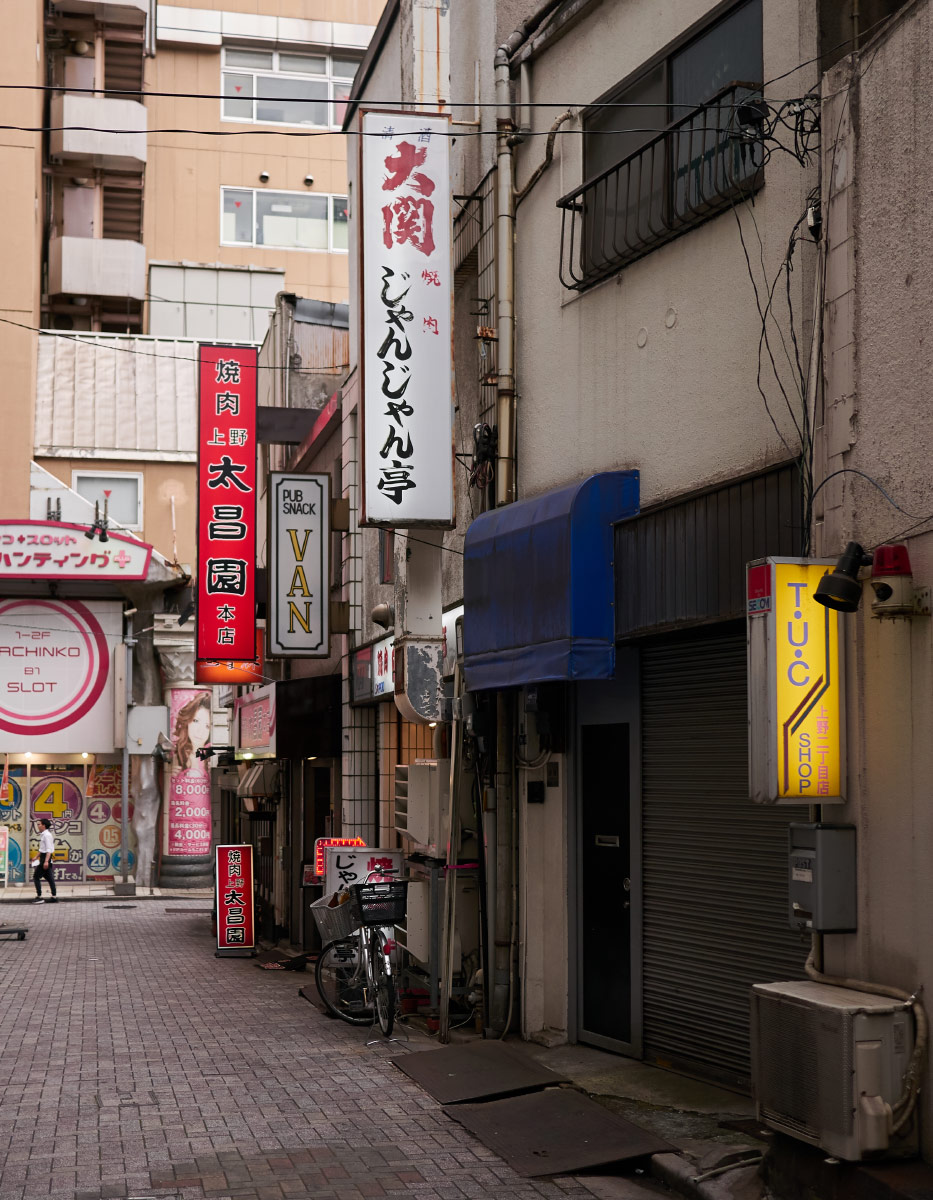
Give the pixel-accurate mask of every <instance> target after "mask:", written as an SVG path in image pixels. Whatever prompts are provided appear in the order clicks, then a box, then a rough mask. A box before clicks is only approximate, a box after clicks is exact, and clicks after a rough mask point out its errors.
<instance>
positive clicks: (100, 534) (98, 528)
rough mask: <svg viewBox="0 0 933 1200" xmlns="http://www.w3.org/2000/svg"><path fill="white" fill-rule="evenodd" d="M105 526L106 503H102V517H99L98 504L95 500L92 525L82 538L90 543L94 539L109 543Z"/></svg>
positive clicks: (106, 520)
mask: <svg viewBox="0 0 933 1200" xmlns="http://www.w3.org/2000/svg"><path fill="white" fill-rule="evenodd" d="M107 524H108V516H107V501H106V500H105V501H104V515H103V516H101V515H100V502H99V501H97V500H95V501H94V524H93V525H92V526H91V527H90V529H88V530H87V532H86V533H85V535H84V536H85V537H86V538H87V539H88V541H90V542H92V541H93V540H94V538H96V537H97V538H100V540H101V541H102V542H109V541H110V538H109V537H108V536H107Z"/></svg>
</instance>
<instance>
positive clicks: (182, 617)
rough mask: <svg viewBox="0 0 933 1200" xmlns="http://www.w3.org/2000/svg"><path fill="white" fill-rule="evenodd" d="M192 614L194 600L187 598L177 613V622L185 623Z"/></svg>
mask: <svg viewBox="0 0 933 1200" xmlns="http://www.w3.org/2000/svg"><path fill="white" fill-rule="evenodd" d="M193 616H194V601H193V600H189V601H188V603H187V604H186V605H185V607H184V608H183V609H182V610H181V612H180V613H179V614H178V624H179V625H187V624H188V622H189V621H190V620H191V618H192V617H193Z"/></svg>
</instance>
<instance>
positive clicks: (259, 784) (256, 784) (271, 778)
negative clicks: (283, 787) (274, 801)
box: [236, 762, 278, 798]
mask: <svg viewBox="0 0 933 1200" xmlns="http://www.w3.org/2000/svg"><path fill="white" fill-rule="evenodd" d="M277 783H278V763H275V762H260V763H253V764H252V765H251V766H249V767H247V768H246V771H245V772H244V773H243V775H242V776H241V777H240V782H239V784H238V785H237V790H236V794H237V795H238V796H240V797H241V798H242V797H244V796H274V795H275V793H276V789H277Z"/></svg>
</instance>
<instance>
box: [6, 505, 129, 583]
mask: <svg viewBox="0 0 933 1200" xmlns="http://www.w3.org/2000/svg"><path fill="white" fill-rule="evenodd" d="M91 524H92V523H91V522H90V521H89V522H88V524H87V525H76V524H74V523H73V522H71V521H32V520H29V521H15V520H9V521H8V520H3V521H0V583H2V581H3V580H4V579H29V580H36V579H53V580H54V581H55V582H56V583H60V582H61V581H62V580H69V579H93V580H95V581H99V580H101V579H106V580H119V581H123V580H142V579H145V578H146V576H147V575H148V574H149V564H150V562H151V561H152V547H151V546H150V545H149V543H148V542H143V541H141V540H140V539H138V538H134V537H130V536H129V535H127V534H123V533H118V532H117V531H116V530H115V529H112V528H111V527H110V526H108V527H107V542H106V543H105V544H104V545H99V544H95V543H94V541H93V540H91V541H90V543H88V541H87V540H86V539H87V532H88V529H89V528H90V527H91ZM73 534H74V535H75V536H72V535H73ZM79 536H80V541H79V540H78V539H79ZM111 543H115V546H111ZM14 544H15V545H17V546H21V547H22V549H20V550H13V549H12V546H13V545H14ZM69 545H76V546H77V547H78V550H72V551H70V552H69V551H64V552H63V551H62V547H63V546H65V547H67V546H69ZM120 556H123V558H124V559H125V561H122V560H121V557H120ZM14 558H20V559H23V560H24V561H23V562H22V563H15V564H14V563H13V561H12V560H13V559H14ZM72 558H77V559H79V560H80V559H83V560H84V561H83V562H82V563H80V565H79V564H71V569H70V570H69V569H68V568H69V565H70V564H69V563H68V561H67V560H69V559H72ZM98 559H103V560H104V561H103V562H98V561H97V560H98ZM111 560H112V561H113V562H115V563H116V565H117V569H116V570H113V569H112V567H111ZM8 562H9V566H10V569H9V570H7V569H6V568H7V563H8ZM20 566H21V567H22V570H15V569H13V568H14V567H20ZM131 566H132V568H133V569H132V570H129V569H124V568H129V567H131ZM27 567H28V568H29V569H28V570H27V569H26V568H27Z"/></svg>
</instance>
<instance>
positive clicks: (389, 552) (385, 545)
mask: <svg viewBox="0 0 933 1200" xmlns="http://www.w3.org/2000/svg"><path fill="white" fill-rule="evenodd" d="M379 582H380V583H394V582H395V531H394V530H392V529H380V530H379Z"/></svg>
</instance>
